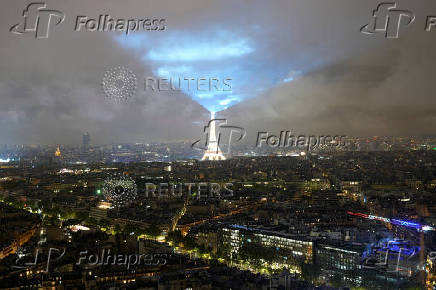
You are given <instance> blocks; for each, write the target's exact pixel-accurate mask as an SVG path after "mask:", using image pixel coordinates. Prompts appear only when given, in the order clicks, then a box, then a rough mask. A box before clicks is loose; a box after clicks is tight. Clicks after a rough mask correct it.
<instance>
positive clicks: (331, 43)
mask: <svg viewBox="0 0 436 290" xmlns="http://www.w3.org/2000/svg"><path fill="white" fill-rule="evenodd" d="M29 3H31V2H29V1H21V0H16V1H15V0H14V1H3V2H2V4H3V5H2V8H1V11H0V14H1V17H0V28H1V29H0V37H1V42H0V60H1V61H0V124H1V126H0V144H78V143H80V142H81V136H82V134H83V133H85V132H90V134H91V136H92V140H93V143H94V144H108V143H119V142H129V143H130V142H131V143H134V142H160V141H170V142H172V141H181V140H186V141H192V140H194V139H195V138H196V137H197V136H199V135H201V132H202V129H203V126H204V125H205V124H206V122H207V120H208V118H209V116H210V113H209V111H216V112H218V113H217V115H218V116H220V117H226V118H228V120H229V123H231V124H232V125H236V126H241V127H244V128H246V129H247V131H252V132H257V131H265V130H269V131H272V132H277V133H278V132H279V131H281V130H292V131H293V132H299V133H306V134H341V135H348V136H374V135H378V136H381V135H389V136H392V135H393V136H399V135H402V136H405V135H407V136H409V135H421V134H434V133H435V128H436V96H435V92H436V79H435V78H436V75H435V73H434V71H435V70H436V58H435V57H434V55H435V52H436V28H435V29H434V30H435V31H430V32H426V31H425V24H426V23H425V22H426V17H427V16H429V15H436V2H435V1H433V0H421V1H397V4H398V5H397V6H398V9H403V10H410V11H413V13H414V14H415V15H416V19H415V21H414V22H413V23H412V24H411V25H409V26H407V27H406V26H402V27H401V30H400V35H399V38H398V39H386V38H385V37H384V34H383V33H379V34H373V35H366V34H362V33H361V32H360V28H361V27H362V26H363V25H365V24H367V23H369V22H370V21H371V18H372V13H373V10H374V9H376V7H377V5H378V4H379V3H380V2H379V1H369V0H367V1H349V0H328V1H322V0H287V1H286V0H283V1H281V0H275V1H238V0H231V1H230V0H229V1H218V0H215V1H211V0H207V1H205V0H196V1H193V0H188V1H185V0H182V1H169V0H163V1H162V0H159V1H158V0H152V1H140V0H138V1H132V0H127V1H114V0H105V1H92V2H91V1H85V0H79V1H77V0H74V1H73V0H68V1H46V3H47V7H48V8H49V9H55V10H59V11H62V12H63V13H64V14H65V21H64V22H63V23H61V24H60V25H58V26H56V27H51V29H50V34H49V37H48V38H47V39H35V37H34V35H32V34H31V33H28V34H23V35H16V34H12V33H11V32H10V31H9V29H10V27H11V26H13V25H14V24H17V23H19V22H22V21H23V18H22V12H23V9H24V8H25V7H26V5H28V4H29ZM100 14H110V16H112V18H116V19H119V18H124V19H130V18H158V19H162V18H164V19H166V21H165V25H166V29H165V30H162V31H141V32H132V33H130V34H129V35H125V33H118V32H101V31H94V32H87V31H74V26H75V22H76V17H77V16H78V15H85V16H88V17H92V18H98V15H100ZM116 66H124V67H127V68H129V69H130V70H131V71H132V72H134V73H135V75H136V76H137V78H138V89H137V91H136V93H135V94H134V96H133V97H132V98H131V99H130V100H129V101H128V102H123V103H118V102H113V101H111V100H110V99H107V98H106V97H105V96H104V94H103V92H102V89H101V81H102V78H103V75H104V73H105V71H107V70H109V69H111V68H113V67H116ZM146 77H156V78H161V77H182V78H183V77H216V78H220V79H223V78H226V77H229V78H232V82H231V84H232V91H231V92H228V91H227V92H217V91H212V92H197V91H194V90H193V91H189V92H188V91H183V90H182V91H162V92H150V91H144V85H143V82H144V78H146Z"/></svg>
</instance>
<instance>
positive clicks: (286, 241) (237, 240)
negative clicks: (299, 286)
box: [221, 225, 313, 264]
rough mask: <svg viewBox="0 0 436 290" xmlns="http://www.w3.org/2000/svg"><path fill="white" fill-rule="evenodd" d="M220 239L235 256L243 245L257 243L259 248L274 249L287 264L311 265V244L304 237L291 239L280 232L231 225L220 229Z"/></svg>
mask: <svg viewBox="0 0 436 290" xmlns="http://www.w3.org/2000/svg"><path fill="white" fill-rule="evenodd" d="M221 235H222V236H221V239H222V242H223V243H224V244H228V245H230V248H231V251H232V253H234V254H236V253H238V252H239V249H240V247H241V245H242V244H244V243H251V242H252V241H259V242H260V246H261V247H271V248H276V249H277V251H279V252H280V253H281V255H282V256H283V257H282V258H283V259H284V260H286V261H287V262H288V263H289V264H299V263H301V262H304V263H312V262H313V242H312V241H310V240H307V239H305V238H304V237H299V238H295V237H291V236H288V235H285V234H283V233H280V232H273V231H265V230H258V229H252V228H248V227H244V226H239V225H232V226H228V227H225V228H223V229H222V233H221Z"/></svg>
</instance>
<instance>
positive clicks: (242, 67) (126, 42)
mask: <svg viewBox="0 0 436 290" xmlns="http://www.w3.org/2000/svg"><path fill="white" fill-rule="evenodd" d="M115 40H116V41H117V42H118V43H119V44H120V45H121V46H122V47H124V48H125V49H129V50H133V51H134V52H136V53H137V54H138V56H139V58H140V59H141V61H142V62H144V64H146V65H149V66H150V67H151V69H152V71H153V73H154V74H155V76H156V77H158V78H171V79H172V80H173V81H174V82H175V83H176V84H177V83H178V82H179V79H181V80H182V82H183V80H184V78H195V79H198V78H207V79H208V80H207V81H205V82H204V83H207V82H208V81H209V79H210V78H217V79H218V80H219V85H218V86H219V87H221V88H223V87H224V86H223V82H224V80H225V79H231V80H230V81H228V83H230V84H231V91H230V90H223V89H221V90H216V89H215V88H214V89H210V90H208V91H199V90H196V89H192V88H191V90H187V89H186V87H182V88H181V90H182V91H183V92H184V93H185V94H187V95H189V96H190V97H191V98H192V99H193V100H195V101H196V102H198V103H199V104H201V105H202V106H204V107H205V108H206V109H207V110H209V111H211V112H218V111H221V110H225V109H227V108H229V107H231V106H233V105H235V104H237V103H240V102H242V101H243V100H244V99H246V98H250V97H255V96H257V95H259V94H260V93H265V92H266V91H267V90H269V89H271V88H273V87H275V86H277V85H280V84H283V83H284V82H290V81H292V80H294V79H295V78H296V77H297V76H298V75H300V74H301V73H303V72H302V71H301V69H298V70H295V69H293V68H294V67H296V66H297V67H298V68H299V67H300V66H298V64H297V63H295V62H294V61H292V60H291V59H286V60H280V61H275V60H274V59H271V56H270V55H268V51H260V49H262V47H263V49H264V50H265V49H268V48H265V47H264V46H263V43H262V45H260V44H259V43H256V42H254V41H253V40H252V39H251V38H250V37H246V36H243V35H237V34H235V33H233V32H230V31H227V30H215V31H214V32H210V31H208V33H197V34H191V33H188V32H184V31H179V32H177V33H176V32H165V33H161V34H159V35H157V34H154V35H153V37H152V36H149V35H147V34H140V33H138V34H131V35H128V36H126V35H124V34H120V35H118V36H117V37H116V38H115ZM196 86H197V83H196V82H195V87H196ZM176 87H178V85H176Z"/></svg>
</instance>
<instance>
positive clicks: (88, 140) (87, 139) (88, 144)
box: [82, 132, 91, 151]
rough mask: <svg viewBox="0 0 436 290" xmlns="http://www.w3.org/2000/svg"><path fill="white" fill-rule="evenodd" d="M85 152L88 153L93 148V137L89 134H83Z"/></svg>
mask: <svg viewBox="0 0 436 290" xmlns="http://www.w3.org/2000/svg"><path fill="white" fill-rule="evenodd" d="M82 142H83V150H85V151H87V150H89V148H90V147H91V136H90V135H89V133H88V132H86V133H85V134H83V141H82Z"/></svg>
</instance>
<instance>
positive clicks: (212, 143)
mask: <svg viewBox="0 0 436 290" xmlns="http://www.w3.org/2000/svg"><path fill="white" fill-rule="evenodd" d="M210 120H211V122H210V128H209V134H208V137H209V140H208V142H207V150H206V152H205V153H204V155H203V158H201V160H226V157H224V155H223V153H222V151H221V149H220V147H219V146H218V142H219V140H217V138H216V132H215V122H216V121H215V113H214V112H211V114H210Z"/></svg>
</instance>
